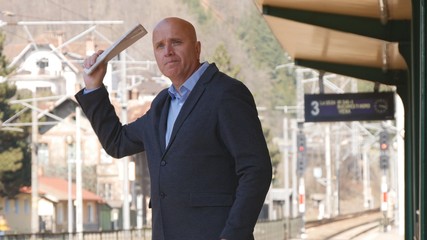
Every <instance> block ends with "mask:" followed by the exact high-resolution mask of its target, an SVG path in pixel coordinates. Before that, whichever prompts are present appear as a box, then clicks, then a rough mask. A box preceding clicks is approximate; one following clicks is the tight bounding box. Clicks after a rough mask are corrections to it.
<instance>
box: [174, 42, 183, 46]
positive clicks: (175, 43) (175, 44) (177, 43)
mask: <svg viewBox="0 0 427 240" xmlns="http://www.w3.org/2000/svg"><path fill="white" fill-rule="evenodd" d="M181 43H182V42H181V41H174V42H172V45H173V46H177V45H180V44H181Z"/></svg>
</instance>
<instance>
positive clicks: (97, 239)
mask: <svg viewBox="0 0 427 240" xmlns="http://www.w3.org/2000/svg"><path fill="white" fill-rule="evenodd" d="M82 236H83V239H84V240H151V228H143V229H132V230H128V231H125V230H116V231H102V232H83V233H82ZM254 236H255V239H256V240H281V239H284V238H285V221H284V220H277V221H259V222H258V223H257V224H256V226H255V229H254ZM32 237H33V238H32ZM44 239H49V240H77V239H79V238H78V236H77V234H76V233H72V234H69V233H38V234H35V235H34V236H33V235H32V234H7V235H3V236H0V240H44Z"/></svg>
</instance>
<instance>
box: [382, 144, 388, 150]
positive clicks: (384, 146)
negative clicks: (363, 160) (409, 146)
mask: <svg viewBox="0 0 427 240" xmlns="http://www.w3.org/2000/svg"><path fill="white" fill-rule="evenodd" d="M380 148H381V150H387V148H388V144H387V143H381V145H380Z"/></svg>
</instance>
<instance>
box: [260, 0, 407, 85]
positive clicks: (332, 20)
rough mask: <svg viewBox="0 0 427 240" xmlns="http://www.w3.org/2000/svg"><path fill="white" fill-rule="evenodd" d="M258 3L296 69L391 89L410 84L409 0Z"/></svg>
mask: <svg viewBox="0 0 427 240" xmlns="http://www.w3.org/2000/svg"><path fill="white" fill-rule="evenodd" d="M257 3H258V5H259V7H260V9H262V13H263V16H264V18H265V20H266V21H267V24H268V25H269V27H270V28H271V30H272V32H273V34H274V35H275V36H276V38H277V39H278V41H279V42H280V44H281V45H282V47H283V49H284V50H285V51H286V52H287V53H288V54H289V55H290V56H291V57H292V58H293V60H294V61H295V63H296V64H297V65H301V66H304V67H309V68H314V69H318V70H322V71H325V72H334V73H338V74H341V75H347V76H351V77H355V78H360V79H365V80H369V81H374V82H378V83H383V84H388V85H399V84H402V83H404V81H407V80H408V69H407V68H408V67H407V64H406V62H405V60H404V58H403V57H402V55H401V51H399V48H400V47H401V46H403V45H406V47H407V45H408V44H410V28H411V24H410V21H411V1H410V0H325V1H319V0H258V2H257ZM406 49H407V48H406Z"/></svg>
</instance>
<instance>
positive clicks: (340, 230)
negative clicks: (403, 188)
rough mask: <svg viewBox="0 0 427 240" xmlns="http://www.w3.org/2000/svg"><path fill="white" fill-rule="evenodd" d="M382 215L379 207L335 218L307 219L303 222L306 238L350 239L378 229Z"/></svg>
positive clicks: (311, 239) (313, 239)
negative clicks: (307, 220)
mask: <svg viewBox="0 0 427 240" xmlns="http://www.w3.org/2000/svg"><path fill="white" fill-rule="evenodd" d="M382 217H383V215H382V213H381V212H380V210H379V209H374V210H369V211H364V212H359V213H353V214H346V215H342V216H339V217H336V218H331V219H323V220H319V221H309V222H307V223H306V224H305V229H306V232H305V239H307V240H326V239H330V240H338V239H339V240H343V239H345V240H350V239H355V238H356V237H358V236H360V235H361V234H363V233H366V232H368V231H372V230H374V229H378V227H379V224H380V219H381V218H382Z"/></svg>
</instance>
